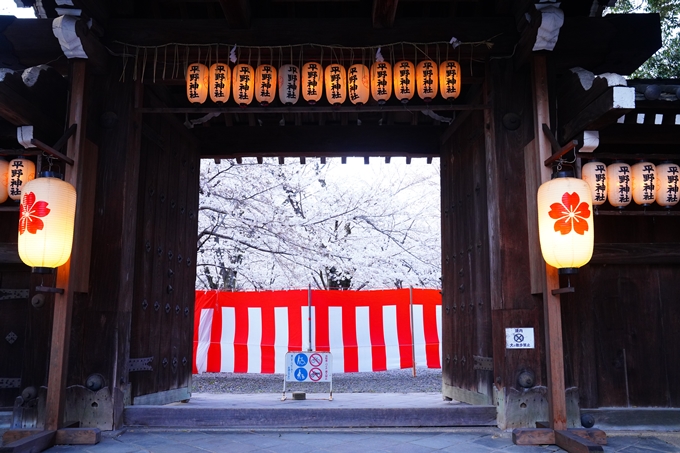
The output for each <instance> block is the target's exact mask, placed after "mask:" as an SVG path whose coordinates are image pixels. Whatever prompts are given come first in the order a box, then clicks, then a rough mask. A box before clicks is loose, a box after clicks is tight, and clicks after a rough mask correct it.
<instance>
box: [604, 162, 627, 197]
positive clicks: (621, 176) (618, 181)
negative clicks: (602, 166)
mask: <svg viewBox="0 0 680 453" xmlns="http://www.w3.org/2000/svg"><path fill="white" fill-rule="evenodd" d="M630 173H631V168H630V165H628V164H626V163H624V162H614V163H613V164H611V165H609V166H608V167H607V198H608V199H609V204H611V205H612V206H615V207H617V208H623V207H624V206H628V205H629V204H630V200H631V196H630V193H631V178H630Z"/></svg>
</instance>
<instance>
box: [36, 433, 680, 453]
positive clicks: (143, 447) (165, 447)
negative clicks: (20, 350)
mask: <svg viewBox="0 0 680 453" xmlns="http://www.w3.org/2000/svg"><path fill="white" fill-rule="evenodd" d="M608 435H609V445H607V446H604V451H605V452H622V453H659V452H680V432H674V433H668V432H663V433H661V432H658V433H657V432H614V433H608ZM47 451H48V452H50V453H65V452H92V453H147V452H148V453H207V452H215V453H222V452H227V453H231V452H281V453H283V452H290V453H307V452H337V453H350V452H360V453H370V452H404V453H420V452H435V451H441V452H460V453H521V452H526V453H541V452H545V453H547V452H560V451H563V450H562V449H560V448H558V447H556V446H554V445H550V446H517V445H513V443H512V438H511V434H510V432H504V431H501V430H499V429H497V428H407V429H404V428H389V429H386V428H373V429H323V430H321V429H317V430H300V429H285V430H277V429H268V430H259V429H256V430H224V429H221V430H207V429H202V430H160V429H137V428H135V429H132V428H130V429H127V430H123V431H118V432H106V433H103V435H102V441H101V443H99V444H98V445H94V446H55V447H52V448H51V449H49V450H47Z"/></svg>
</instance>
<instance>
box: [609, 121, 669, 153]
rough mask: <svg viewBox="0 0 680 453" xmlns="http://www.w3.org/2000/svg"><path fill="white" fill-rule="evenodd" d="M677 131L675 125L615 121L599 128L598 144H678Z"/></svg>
mask: <svg viewBox="0 0 680 453" xmlns="http://www.w3.org/2000/svg"><path fill="white" fill-rule="evenodd" d="M679 131H680V126H677V125H667V124H630V123H615V124H611V125H609V126H607V127H605V128H604V129H600V146H602V145H680V133H678V132H679ZM675 157H676V158H677V156H675Z"/></svg>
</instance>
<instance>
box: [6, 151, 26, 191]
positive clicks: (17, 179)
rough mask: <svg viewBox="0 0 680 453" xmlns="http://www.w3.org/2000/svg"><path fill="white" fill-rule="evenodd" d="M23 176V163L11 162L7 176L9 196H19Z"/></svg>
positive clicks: (18, 161)
mask: <svg viewBox="0 0 680 453" xmlns="http://www.w3.org/2000/svg"><path fill="white" fill-rule="evenodd" d="M23 175H24V163H23V162H22V161H20V160H13V161H12V163H11V167H10V175H9V178H10V180H9V194H10V196H16V197H18V196H19V195H21V184H22V178H21V177H22V176H23Z"/></svg>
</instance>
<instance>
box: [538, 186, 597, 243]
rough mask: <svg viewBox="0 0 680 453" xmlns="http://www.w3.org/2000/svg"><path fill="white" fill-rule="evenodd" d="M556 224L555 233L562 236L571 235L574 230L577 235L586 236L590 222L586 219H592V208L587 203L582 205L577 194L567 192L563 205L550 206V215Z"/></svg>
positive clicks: (563, 198) (554, 204)
mask: <svg viewBox="0 0 680 453" xmlns="http://www.w3.org/2000/svg"><path fill="white" fill-rule="evenodd" d="M548 214H549V215H550V218H551V219H555V220H557V222H555V231H559V232H560V233H562V234H569V233H571V230H572V229H573V230H574V231H575V232H576V233H577V234H581V235H583V234H585V232H586V231H588V222H586V220H585V219H587V218H588V217H590V208H589V206H588V203H586V202H585V201H584V202H582V203H581V198H580V197H579V196H578V194H577V193H576V192H574V193H568V192H565V193H564V195H562V203H553V204H551V205H550V212H549V213H548Z"/></svg>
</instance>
